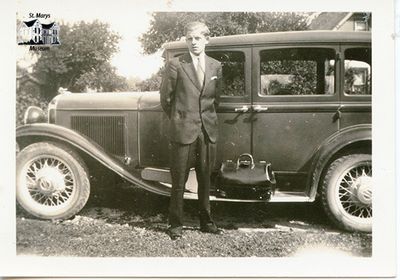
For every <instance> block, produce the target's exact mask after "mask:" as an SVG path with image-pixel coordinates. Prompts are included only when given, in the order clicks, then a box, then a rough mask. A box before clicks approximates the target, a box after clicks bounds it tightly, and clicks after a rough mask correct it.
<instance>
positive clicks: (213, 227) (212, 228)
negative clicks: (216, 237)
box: [200, 223, 222, 234]
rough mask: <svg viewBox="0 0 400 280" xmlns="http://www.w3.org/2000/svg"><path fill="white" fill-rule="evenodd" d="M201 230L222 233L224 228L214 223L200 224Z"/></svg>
mask: <svg viewBox="0 0 400 280" xmlns="http://www.w3.org/2000/svg"><path fill="white" fill-rule="evenodd" d="M200 231H202V232H207V233H212V234H222V230H220V229H219V228H218V227H217V226H216V225H215V224H214V223H208V224H203V225H200Z"/></svg>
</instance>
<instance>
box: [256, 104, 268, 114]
mask: <svg viewBox="0 0 400 280" xmlns="http://www.w3.org/2000/svg"><path fill="white" fill-rule="evenodd" d="M253 110H254V111H255V112H265V111H267V110H268V107H267V106H261V105H256V106H253Z"/></svg>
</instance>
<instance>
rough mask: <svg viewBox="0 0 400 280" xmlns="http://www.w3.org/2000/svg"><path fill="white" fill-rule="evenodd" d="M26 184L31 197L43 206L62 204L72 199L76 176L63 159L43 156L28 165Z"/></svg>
mask: <svg viewBox="0 0 400 280" xmlns="http://www.w3.org/2000/svg"><path fill="white" fill-rule="evenodd" d="M25 180H26V186H27V190H28V193H29V196H30V197H31V199H33V200H34V201H35V202H37V203H39V204H40V205H43V206H46V207H47V206H51V207H55V206H62V205H65V204H66V203H68V201H70V200H71V197H72V194H73V192H74V189H75V177H74V174H73V173H72V171H71V168H70V167H69V166H68V165H67V164H66V163H65V162H64V161H63V160H61V159H59V158H57V157H53V156H43V157H38V158H35V159H33V160H32V161H31V162H29V163H28V164H27V165H26V172H25Z"/></svg>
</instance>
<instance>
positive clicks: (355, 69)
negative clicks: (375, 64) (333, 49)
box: [344, 48, 371, 95]
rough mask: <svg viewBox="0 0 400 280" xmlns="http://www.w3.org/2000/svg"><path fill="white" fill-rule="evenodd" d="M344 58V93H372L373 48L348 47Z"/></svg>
mask: <svg viewBox="0 0 400 280" xmlns="http://www.w3.org/2000/svg"><path fill="white" fill-rule="evenodd" d="M344 58H345V60H344V93H345V94H346V95H371V49H370V48H348V49H346V50H345V52H344Z"/></svg>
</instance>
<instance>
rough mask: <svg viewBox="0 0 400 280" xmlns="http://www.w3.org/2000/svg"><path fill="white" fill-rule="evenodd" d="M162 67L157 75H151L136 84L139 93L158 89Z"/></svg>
mask: <svg viewBox="0 0 400 280" xmlns="http://www.w3.org/2000/svg"><path fill="white" fill-rule="evenodd" d="M164 69H165V68H164V67H162V68H161V69H159V70H158V72H157V73H155V74H153V75H151V77H150V78H148V79H146V80H144V81H141V82H139V83H138V84H137V87H138V89H139V90H140V91H157V90H159V89H160V86H161V80H162V73H163V72H164Z"/></svg>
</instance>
